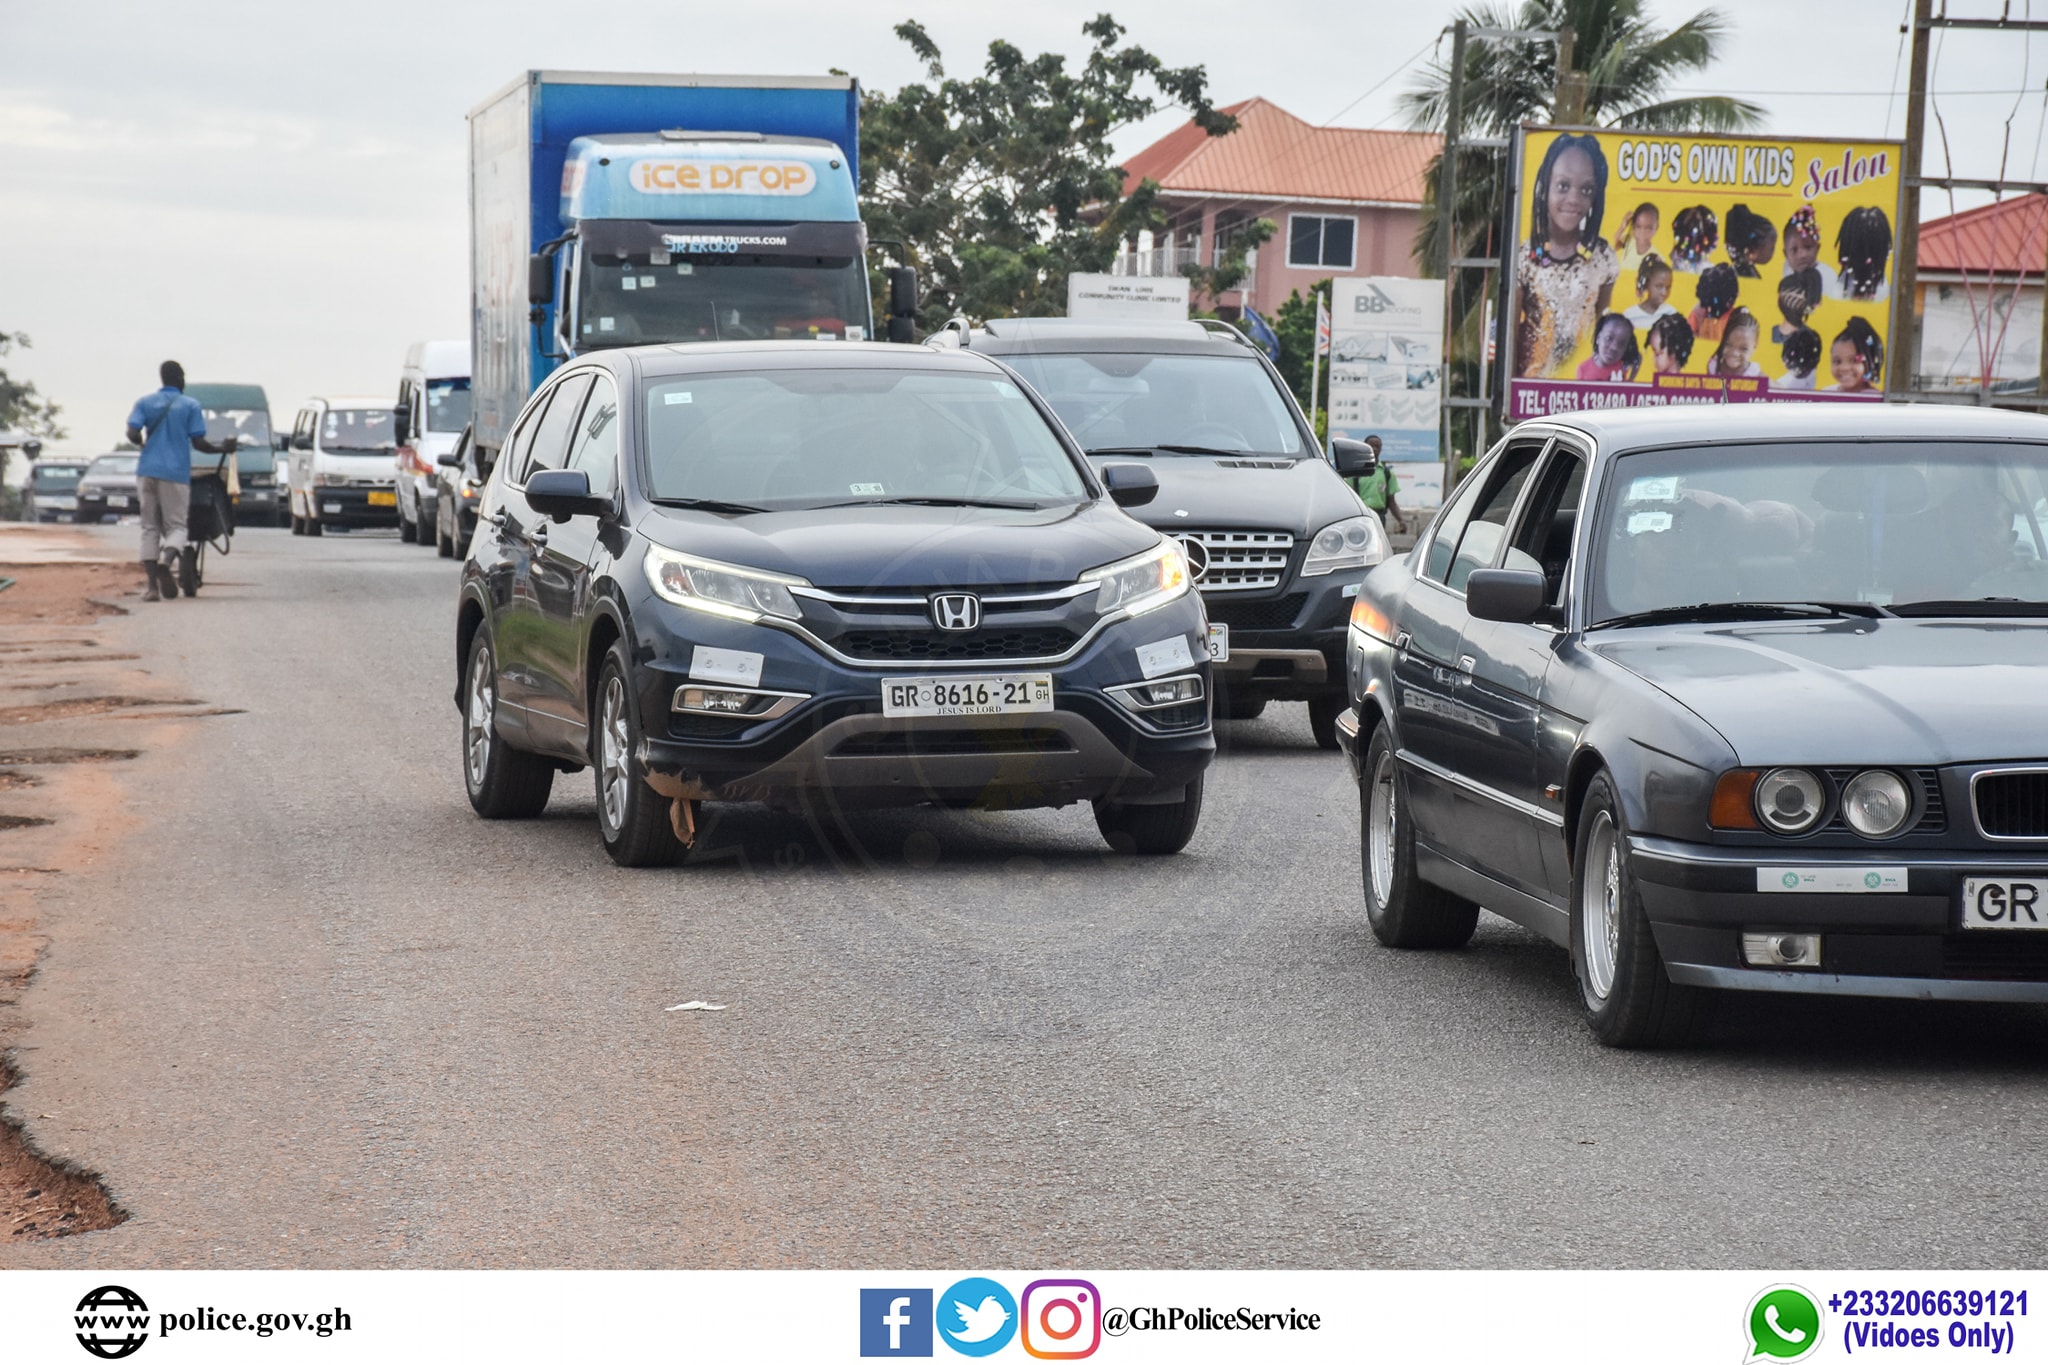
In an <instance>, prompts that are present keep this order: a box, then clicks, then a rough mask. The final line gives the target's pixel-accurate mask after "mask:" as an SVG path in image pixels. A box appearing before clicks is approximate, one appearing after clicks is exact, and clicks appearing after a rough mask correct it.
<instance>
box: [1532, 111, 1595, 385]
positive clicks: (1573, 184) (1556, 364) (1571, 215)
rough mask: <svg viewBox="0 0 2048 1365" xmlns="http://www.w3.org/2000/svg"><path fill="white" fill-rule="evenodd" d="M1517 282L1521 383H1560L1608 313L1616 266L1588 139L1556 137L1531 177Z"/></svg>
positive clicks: (1591, 141)
mask: <svg viewBox="0 0 2048 1365" xmlns="http://www.w3.org/2000/svg"><path fill="white" fill-rule="evenodd" d="M1535 188H1536V192H1535V196H1534V198H1535V203H1534V204H1533V205H1532V207H1531V212H1530V227H1529V238H1528V240H1527V242H1525V243H1524V244H1523V248H1522V260H1521V268H1520V269H1519V270H1518V271H1517V272H1516V274H1517V286H1518V287H1517V290H1516V293H1517V294H1518V296H1519V302H1518V308H1517V321H1516V326H1515V331H1516V338H1515V340H1516V345H1515V354H1516V355H1517V356H1518V357H1519V358H1520V366H1521V375H1522V377H1523V378H1525V379H1542V378H1564V377H1565V376H1566V375H1567V374H1568V373H1569V371H1568V370H1567V369H1566V367H1567V366H1568V365H1569V363H1570V361H1571V355H1572V352H1573V351H1574V350H1576V349H1577V347H1578V344H1579V341H1580V339H1581V338H1582V337H1584V336H1585V335H1586V333H1587V331H1588V330H1589V329H1590V328H1591V327H1592V326H1593V322H1594V319H1596V318H1598V317H1599V316H1600V315H1601V314H1603V313H1605V312H1607V306H1608V304H1609V302H1610V301H1611V300H1612V299H1613V296H1614V281H1615V278H1616V276H1618V275H1620V273H1621V266H1620V264H1619V262H1617V261H1616V260H1615V258H1614V248H1613V247H1611V246H1609V245H1608V244H1607V239H1606V238H1605V237H1604V236H1602V235H1601V232H1600V220H1601V216H1602V215H1603V213H1604V212H1605V211H1606V207H1607V157H1606V154H1605V153H1603V152H1602V151H1601V150H1600V143H1599V141H1598V140H1597V139H1596V138H1594V137H1592V136H1591V135H1590V134H1586V133H1560V134H1558V136H1557V137H1556V139H1554V140H1553V141H1552V142H1551V144H1550V150H1549V151H1547V152H1546V153H1544V156H1543V165H1542V166H1541V167H1540V168H1539V169H1538V170H1537V172H1536V187H1535Z"/></svg>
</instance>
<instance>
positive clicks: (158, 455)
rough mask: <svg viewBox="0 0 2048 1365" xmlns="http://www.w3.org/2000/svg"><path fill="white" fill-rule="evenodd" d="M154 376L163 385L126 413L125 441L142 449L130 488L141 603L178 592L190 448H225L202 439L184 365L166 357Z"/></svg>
mask: <svg viewBox="0 0 2048 1365" xmlns="http://www.w3.org/2000/svg"><path fill="white" fill-rule="evenodd" d="M157 374H158V376H159V377H160V378H161V379H162V380H163V382H164V386H163V387H162V388H160V389H158V390H157V391H156V392H155V393H151V394H145V395H144V396H143V397H141V398H138V399H137V400H136V401H135V408H134V410H133V411H131V412H130V413H129V414H128V439H129V440H130V441H132V442H133V443H135V444H136V445H139V446H141V447H142V458H141V459H140V460H138V461H137V462H136V465H135V491H136V496H137V497H138V499H139V500H140V501H141V503H142V568H143V572H145V573H147V574H148V575H149V591H147V592H145V593H143V594H142V600H143V601H145V602H156V601H160V600H162V599H165V598H173V597H176V596H177V595H178V575H177V574H176V572H175V571H174V566H175V565H176V564H177V562H178V555H179V553H180V552H181V551H182V550H183V549H184V548H185V518H186V516H187V515H188V514H189V513H190V511H191V507H192V451H193V449H194V447H197V448H198V449H200V450H203V451H205V452H206V453H207V454H209V455H224V454H226V453H227V450H228V447H226V446H224V445H216V444H214V443H213V442H212V441H209V440H207V439H206V414H205V413H204V412H203V411H201V410H200V407H199V404H198V403H196V402H194V401H193V400H192V399H190V398H187V397H186V396H185V367H184V366H182V365H180V364H179V363H178V362H177V361H175V360H166V361H165V362H164V363H163V364H162V365H160V366H159V367H158V368H157ZM145 435H146V439H145Z"/></svg>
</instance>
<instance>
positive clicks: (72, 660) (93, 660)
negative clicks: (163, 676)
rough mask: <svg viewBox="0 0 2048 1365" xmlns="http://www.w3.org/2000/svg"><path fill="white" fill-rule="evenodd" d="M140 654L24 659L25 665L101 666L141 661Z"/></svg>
mask: <svg viewBox="0 0 2048 1365" xmlns="http://www.w3.org/2000/svg"><path fill="white" fill-rule="evenodd" d="M141 657H142V656H141V655H140V654H44V655H42V656H40V657H38V658H32V659H23V660H22V661H21V662H23V663H25V664H99V663H108V662H118V661H120V660H123V659H139V658H141Z"/></svg>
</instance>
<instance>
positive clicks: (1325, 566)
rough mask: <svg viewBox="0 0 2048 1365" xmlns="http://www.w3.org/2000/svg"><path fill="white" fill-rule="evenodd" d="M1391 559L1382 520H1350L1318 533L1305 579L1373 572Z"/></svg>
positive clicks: (1311, 545)
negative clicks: (1351, 571) (1342, 572)
mask: <svg viewBox="0 0 2048 1365" xmlns="http://www.w3.org/2000/svg"><path fill="white" fill-rule="evenodd" d="M1386 557H1387V533H1386V532H1385V531H1384V530H1382V529H1381V528H1380V519H1379V518H1378V517H1346V518H1345V519H1344V520H1343V521H1333V522H1331V523H1330V524H1329V525H1328V526H1325V527H1324V528H1323V529H1322V530H1320V531H1318V532H1316V534H1315V539H1313V540H1311V541H1310V542H1309V543H1308V558H1307V559H1306V560H1304V561H1303V562H1302V566H1301V576H1302V577H1303V578H1315V577H1317V576H1319V575H1322V574H1326V573H1335V572H1336V571H1337V570H1339V569H1369V568H1371V567H1372V566H1373V565H1375V564H1377V563H1379V562H1380V561H1381V560H1383V559H1385V558H1386Z"/></svg>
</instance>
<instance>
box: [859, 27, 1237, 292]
mask: <svg viewBox="0 0 2048 1365" xmlns="http://www.w3.org/2000/svg"><path fill="white" fill-rule="evenodd" d="M1081 31H1082V33H1084V34H1085V35H1086V36H1087V37H1088V38H1089V39H1091V40H1092V46H1091V48H1090V49H1089V52H1088V56H1087V59H1086V60H1085V61H1084V62H1083V63H1082V64H1081V68H1080V70H1078V71H1072V70H1069V69H1068V67H1067V62H1066V59H1065V58H1064V57H1062V56H1061V55H1060V54H1058V53H1053V52H1047V53H1041V54H1040V55H1038V56H1036V57H1027V56H1026V55H1025V54H1024V53H1023V52H1022V51H1020V50H1019V49H1018V48H1016V47H1015V46H1013V45H1011V44H1009V43H1006V42H1000V41H998V42H994V43H991V44H989V49H988V59H987V61H986V62H985V63H984V64H983V67H982V72H981V74H980V75H978V76H974V77H971V78H964V79H963V78H957V77H949V76H947V75H946V71H945V66H944V63H943V62H942V61H941V59H940V54H939V48H938V44H937V43H935V42H933V41H932V38H931V35H929V34H928V33H926V32H925V30H924V28H923V26H922V25H920V24H918V23H916V22H915V21H907V22H904V23H901V24H898V25H897V26H896V35H897V36H898V37H899V38H901V39H903V41H904V42H906V43H908V44H909V45H910V47H911V50H912V51H914V52H915V53H916V54H917V55H918V57H919V59H920V60H922V61H923V62H924V65H925V71H926V73H927V74H928V76H929V77H930V81H929V83H928V84H927V83H913V84H909V85H905V86H903V87H902V88H901V89H899V90H897V91H895V92H893V93H882V92H873V93H870V94H869V95H868V96H867V97H866V99H865V101H864V103H863V104H862V106H861V163H862V168H863V172H864V175H865V178H866V181H867V183H866V185H865V186H864V190H863V199H864V207H863V213H864V215H865V217H866V219H867V223H868V232H869V235H870V237H871V238H872V239H874V240H876V241H896V242H900V243H902V244H903V245H904V248H905V251H906V253H907V255H908V257H909V260H908V264H910V265H913V266H915V267H916V268H917V272H918V278H919V282H920V285H921V293H922V297H921V298H920V300H919V304H920V308H919V323H920V325H921V326H924V327H926V328H930V327H936V326H938V325H939V324H941V323H943V322H944V321H945V320H946V319H947V318H948V317H951V316H952V315H953V314H955V313H965V314H967V315H968V316H970V317H973V318H977V319H980V318H990V317H1006V316H1015V315H1018V314H1040V315H1045V314H1059V313H1064V312H1065V311H1066V306H1067V275H1068V274H1069V273H1070V272H1072V271H1076V270H1081V271H1103V270H1107V269H1109V267H1110V263H1111V262H1112V260H1114V258H1115V257H1116V255H1117V253H1118V252H1119V251H1120V250H1121V249H1122V244H1123V242H1124V240H1125V239H1126V238H1127V237H1129V236H1131V235H1132V234H1134V233H1136V232H1138V231H1139V230H1141V229H1157V228H1161V227H1164V226H1165V221H1166V219H1165V214H1164V212H1163V211H1162V209H1161V208H1160V206H1159V203H1158V190H1159V187H1158V186H1157V185H1156V184H1153V183H1152V182H1150V181H1146V182H1144V183H1142V184H1140V185H1139V186H1137V187H1136V189H1134V190H1133V191H1132V192H1131V193H1130V194H1129V195H1126V194H1125V193H1124V173H1123V169H1122V167H1121V166H1119V165H1118V164H1117V157H1116V155H1115V153H1114V152H1113V151H1112V149H1111V147H1110V138H1111V137H1112V136H1113V135H1114V134H1115V133H1116V132H1117V131H1118V130H1119V129H1121V128H1122V127H1124V126H1125V125H1127V124H1130V123H1133V122H1136V121H1137V120H1139V119H1144V118H1148V117H1150V116H1151V115H1153V114H1155V113H1158V112H1159V111H1160V110H1162V109H1167V108H1181V109H1185V110H1187V111H1188V114H1189V116H1190V117H1191V118H1193V119H1194V121H1195V123H1196V124H1197V125H1198V126H1200V127H1201V128H1202V129H1204V130H1205V131H1206V132H1208V133H1209V135H1210V136H1212V137H1214V136H1219V135H1221V134H1223V133H1227V132H1229V131H1231V130H1232V129H1233V128H1235V127H1236V126H1237V120H1235V119H1234V118H1232V117H1231V116H1230V115H1228V114H1224V113H1221V112H1219V111H1218V110H1217V109H1216V108H1215V106H1214V105H1213V103H1212V102H1211V101H1210V99H1209V94H1208V74H1207V73H1206V71H1205V70H1204V69H1203V68H1202V67H1199V66H1186V67H1169V66H1167V65H1165V64H1164V63H1163V62H1161V61H1160V60H1159V59H1158V58H1157V57H1155V56H1153V55H1152V54H1151V53H1149V52H1147V51H1146V50H1145V49H1144V48H1142V47H1136V46H1125V45H1123V36H1124V29H1123V26H1122V25H1120V24H1118V23H1117V22H1116V21H1115V20H1114V19H1113V18H1111V17H1110V16H1109V15H1107V14H1100V15H1097V16H1096V17H1095V18H1094V19H1092V20H1090V21H1089V22H1088V23H1086V24H1083V25H1082V28H1081Z"/></svg>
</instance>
